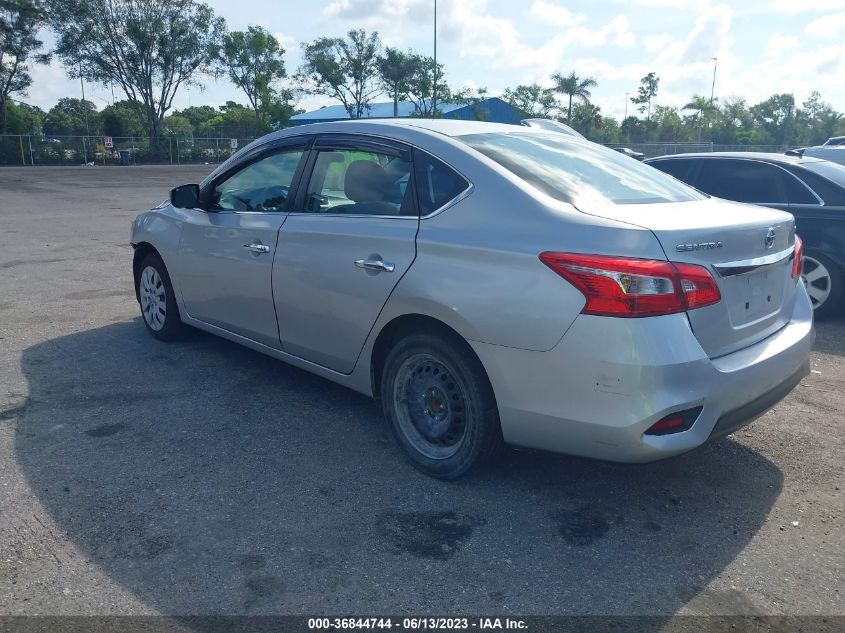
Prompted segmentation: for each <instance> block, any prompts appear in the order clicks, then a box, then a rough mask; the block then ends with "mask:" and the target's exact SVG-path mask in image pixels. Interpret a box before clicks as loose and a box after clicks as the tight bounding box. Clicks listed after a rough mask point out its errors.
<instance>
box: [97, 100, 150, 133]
mask: <svg viewBox="0 0 845 633" xmlns="http://www.w3.org/2000/svg"><path fill="white" fill-rule="evenodd" d="M99 117H100V127H101V128H102V132H103V135H105V136H118V137H119V136H145V135H146V130H145V129H144V124H143V117H142V115H141V113H139V112H138V108H137V107H136V106H135V105H134V104H133V103H132V102H131V101H126V100H124V101H117V102H115V103H113V104H112V105H109V106H106V107H105V108H103V109H102V110H101V111H100V113H99Z"/></svg>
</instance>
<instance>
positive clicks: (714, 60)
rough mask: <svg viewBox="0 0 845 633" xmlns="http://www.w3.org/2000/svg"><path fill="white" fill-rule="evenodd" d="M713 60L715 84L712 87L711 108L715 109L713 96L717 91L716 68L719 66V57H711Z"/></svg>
mask: <svg viewBox="0 0 845 633" xmlns="http://www.w3.org/2000/svg"><path fill="white" fill-rule="evenodd" d="M711 59H712V60H713V84H712V85H711V86H710V107H711V108H712V107H713V94H714V93H715V91H716V67H717V66H718V65H719V58H718V57H711Z"/></svg>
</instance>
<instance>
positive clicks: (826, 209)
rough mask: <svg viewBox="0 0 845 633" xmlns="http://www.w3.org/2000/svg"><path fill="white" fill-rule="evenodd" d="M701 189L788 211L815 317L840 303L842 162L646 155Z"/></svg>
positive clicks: (844, 257)
mask: <svg viewBox="0 0 845 633" xmlns="http://www.w3.org/2000/svg"><path fill="white" fill-rule="evenodd" d="M645 162H647V163H648V164H649V165H652V166H653V167H657V168H658V169H660V170H661V171H664V172H666V173H667V174H671V175H672V176H674V177H675V178H678V179H679V180H683V181H684V182H685V183H687V184H690V185H692V186H693V187H695V188H696V189H699V190H700V191H703V192H704V193H707V194H710V195H713V196H716V197H718V198H724V199H726V200H736V201H737V202H750V203H752V204H759V205H763V206H766V207H774V208H775V209H782V210H784V211H789V212H790V213H792V214H793V215H794V216H795V223H796V227H797V231H798V235H800V236H801V239H803V240H804V274H803V279H804V285H805V286H806V287H807V292H808V294H809V295H810V299H811V300H812V302H813V307H814V309H815V311H816V316H817V317H818V318H824V317H826V316H830V315H831V314H834V313H835V312H838V311H839V310H840V309H841V308H842V305H843V301H842V300H843V290H845V289H844V288H843V280H845V166H842V165H837V164H836V163H831V162H829V161H826V160H820V159H817V158H809V157H807V158H801V157H796V156H786V155H784V154H763V153H753V152H731V153H728V152H714V153H709V154H678V155H674V156H660V157H658V158H651V159H648V160H647V161H645Z"/></svg>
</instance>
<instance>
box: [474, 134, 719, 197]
mask: <svg viewBox="0 0 845 633" xmlns="http://www.w3.org/2000/svg"><path fill="white" fill-rule="evenodd" d="M458 140H461V141H463V142H464V143H466V144H467V145H469V146H470V147H472V148H473V149H475V150H477V151H479V152H481V153H482V154H484V155H485V156H487V157H488V158H491V159H492V160H494V161H496V162H497V163H499V164H500V165H501V166H502V167H504V168H505V169H507V170H508V171H510V172H512V173H514V174H515V175H517V176H519V177H520V178H522V179H523V180H524V181H525V182H527V183H529V184H531V185H533V186H534V187H536V188H537V189H539V190H540V191H542V192H543V193H546V194H548V195H550V196H552V197H553V198H557V199H558V200H562V201H564V202H569V203H571V204H573V205H575V206H578V205H579V204H589V203H590V202H599V203H601V202H605V203H606V202H612V203H614V204H647V203H653V202H686V201H689V200H701V199H702V198H704V196H703V195H702V194H700V193H698V192H697V191H695V190H694V189H692V188H690V187H688V186H687V185H685V184H683V183H682V182H679V181H678V180H676V179H674V178H672V177H671V176H668V175H667V174H664V173H663V172H662V171H660V170H658V169H655V168H654V167H650V166H648V165H644V164H642V163H641V162H639V161H637V160H635V159H633V158H630V157H628V156H625V155H624V154H620V153H619V152H615V151H613V150H612V149H608V148H606V147H602V146H601V145H597V144H595V143H589V142H586V141H578V140H575V139H572V137H566V136H564V135H562V134H542V133H534V134H525V133H518V132H516V133H507V134H489V133H488V134H472V135H467V136H460V137H458Z"/></svg>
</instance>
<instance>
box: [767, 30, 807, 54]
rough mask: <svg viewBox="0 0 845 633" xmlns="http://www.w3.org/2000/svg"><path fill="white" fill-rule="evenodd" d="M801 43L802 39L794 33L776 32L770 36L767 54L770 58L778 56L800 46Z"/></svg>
mask: <svg viewBox="0 0 845 633" xmlns="http://www.w3.org/2000/svg"><path fill="white" fill-rule="evenodd" d="M800 44H801V42H800V40H799V39H798V38H797V37H795V36H794V35H783V34H781V33H775V34H774V35H772V36H771V37H770V38H769V41H768V42H766V49H765V50H766V56H767V57H770V58H771V57H778V56H780V55H782V54H783V53H785V52H786V51H790V50H792V49H795V48H798V46H799V45H800Z"/></svg>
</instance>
